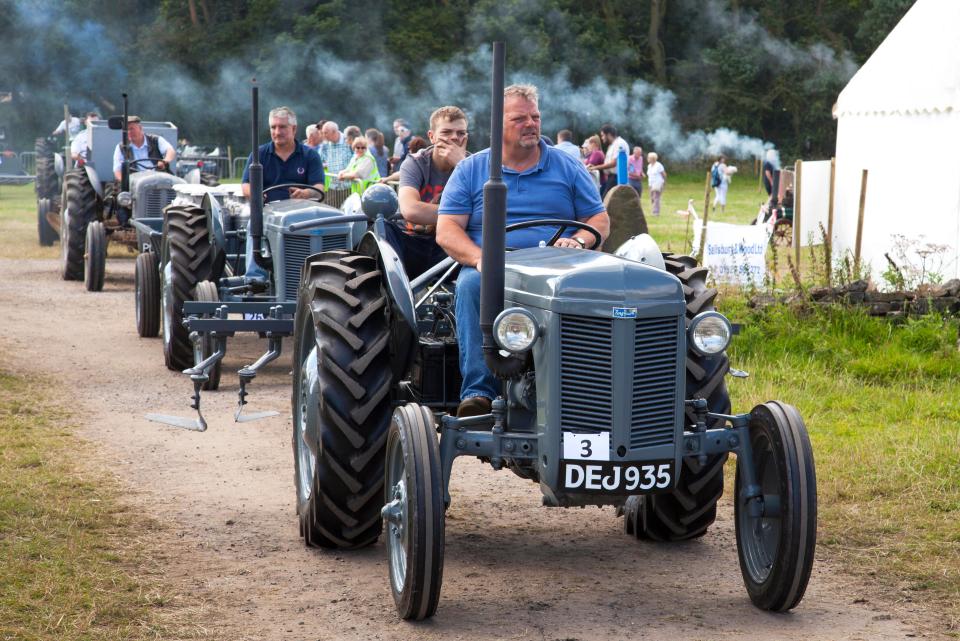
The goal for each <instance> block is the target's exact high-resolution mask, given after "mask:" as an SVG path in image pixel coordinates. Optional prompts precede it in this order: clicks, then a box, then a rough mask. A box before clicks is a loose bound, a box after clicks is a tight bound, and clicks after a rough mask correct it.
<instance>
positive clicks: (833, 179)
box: [824, 157, 837, 287]
mask: <svg viewBox="0 0 960 641" xmlns="http://www.w3.org/2000/svg"><path fill="white" fill-rule="evenodd" d="M836 183H837V159H836V157H833V158H831V159H830V201H829V204H828V205H827V237H826V238H825V239H824V242H826V243H827V246H828V247H832V246H833V190H834V187H835V186H836ZM826 263H827V265H826V267H827V287H829V286H830V283H831V282H832V281H831V279H830V276H831V273H830V272H831V270H832V268H833V266H832V265H831V264H830V260H827V261H826Z"/></svg>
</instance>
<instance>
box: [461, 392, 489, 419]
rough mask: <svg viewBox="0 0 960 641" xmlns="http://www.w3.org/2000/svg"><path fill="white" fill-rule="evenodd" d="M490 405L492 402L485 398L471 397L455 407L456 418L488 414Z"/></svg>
mask: <svg viewBox="0 0 960 641" xmlns="http://www.w3.org/2000/svg"><path fill="white" fill-rule="evenodd" d="M491 403H492V401H491V400H490V399H489V398H487V397H486V396H471V397H470V398H467V399H464V400H462V401H460V405H458V406H457V418H466V417H468V416H483V415H484V414H489V413H490V406H491Z"/></svg>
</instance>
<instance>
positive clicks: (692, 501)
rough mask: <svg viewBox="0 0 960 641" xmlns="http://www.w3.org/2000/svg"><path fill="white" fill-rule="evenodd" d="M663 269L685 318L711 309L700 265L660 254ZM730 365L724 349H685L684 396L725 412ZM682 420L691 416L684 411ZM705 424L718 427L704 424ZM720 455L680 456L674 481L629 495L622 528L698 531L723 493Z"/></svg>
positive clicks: (667, 533)
mask: <svg viewBox="0 0 960 641" xmlns="http://www.w3.org/2000/svg"><path fill="white" fill-rule="evenodd" d="M663 259H664V263H665V265H666V269H667V271H669V272H670V273H671V274H673V275H674V276H676V277H677V278H679V279H680V282H681V283H682V284H683V293H684V297H685V298H686V301H687V310H686V318H687V322H688V323H689V321H690V320H691V319H693V317H694V316H696V315H697V314H699V313H701V312H705V311H709V310H713V309H714V305H713V303H714V299H715V298H716V296H717V290H716V289H713V288H711V287H707V273H708V270H707V268H706V267H699V266H698V265H697V261H696V260H695V259H693V258H691V257H689V256H681V255H677V254H664V256H663ZM729 369H730V364H729V361H728V360H727V355H726V354H725V353H722V354H718V355H716V356H710V357H706V356H701V355H700V354H697V353H696V352H694V351H693V350H689V351H688V352H687V375H686V395H685V396H684V398H688V399H689V398H705V399H707V406H708V408H709V410H710V411H711V412H718V413H721V414H726V413H729V411H730V394H729V393H728V392H727V385H726V382H725V381H724V376H725V375H726V373H727V371H728V370H729ZM686 412H687V414H686V418H685V420H686V423H687V424H692V423H693V422H694V420H695V417H694V416H693V414H692V412H691V411H690V410H689V409H688V410H686ZM708 427H719V424H709V423H708ZM726 460H727V455H726V454H718V455H714V456H709V457H707V461H706V464H701V463H700V461H699V459H698V458H697V457H695V456H693V457H687V458H683V459H681V468H682V469H681V471H680V475H679V478H678V479H677V486H676V488H674V490H673V491H672V492H669V493H666V494H653V495H645V496H631V497H630V498H629V499H627V502H626V504H625V505H624V508H623V513H624V517H625V520H624V531H625V532H626V533H627V534H630V535H633V536H635V537H637V538H638V539H650V540H654V541H684V540H687V539H693V538H696V537H698V536H703V535H704V534H705V533H706V531H707V528H708V527H710V525H711V524H712V523H713V521H714V520H715V519H716V517H717V501H718V500H719V499H720V496H721V495H722V494H723V464H724V463H725V462H726Z"/></svg>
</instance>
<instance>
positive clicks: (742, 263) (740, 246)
mask: <svg viewBox="0 0 960 641" xmlns="http://www.w3.org/2000/svg"><path fill="white" fill-rule="evenodd" d="M768 240H769V236H768V231H767V228H766V226H765V225H731V224H730V223H714V222H708V223H707V242H706V246H705V247H704V250H703V253H704V258H703V264H704V265H705V266H706V267H709V268H710V275H711V276H712V277H713V278H714V280H716V281H717V282H718V283H727V284H732V285H751V284H752V285H755V286H761V285H763V279H764V276H765V274H766V268H767V262H766V257H767V242H768Z"/></svg>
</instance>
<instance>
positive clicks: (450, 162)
mask: <svg viewBox="0 0 960 641" xmlns="http://www.w3.org/2000/svg"><path fill="white" fill-rule="evenodd" d="M427 137H428V138H429V139H430V142H431V143H433V144H432V145H431V146H430V147H427V148H426V149H423V150H421V151H418V152H416V153H413V154H410V155H409V156H407V158H406V160H404V161H403V164H402V165H400V189H399V191H398V195H399V199H400V214H401V216H403V221H402V222H400V223H398V224H396V225H388V226H387V241H388V242H389V243H390V245H391V246H393V248H394V249H395V250H396V252H397V255H399V256H400V260H401V261H403V265H404V267H405V268H406V271H407V276H409V277H410V278H416V277H417V276H419V275H420V274H422V273H423V272H424V271H426V270H427V269H429V268H430V267H433V266H434V265H436V264H437V263H438V262H440V261H441V260H443V259H444V258H446V257H447V255H446V253H445V252H444V251H443V249H441V248H440V246H439V245H437V242H436V239H435V237H434V233H435V229H436V225H437V209H438V207H439V203H440V195H441V194H442V193H443V188H444V186H445V185H446V184H447V180H448V179H449V178H450V174H452V173H453V169H454V167H456V166H457V163H459V162H460V161H461V160H463V159H464V158H465V157H466V156H467V155H468V153H467V116H466V114H465V113H463V110H462V109H460V108H459V107H440V108H439V109H437V110H436V111H434V112H433V113H432V114H430V131H428V132H427Z"/></svg>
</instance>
